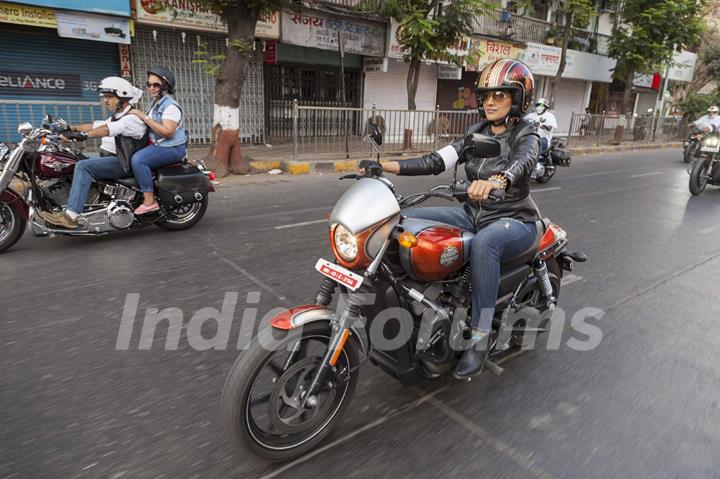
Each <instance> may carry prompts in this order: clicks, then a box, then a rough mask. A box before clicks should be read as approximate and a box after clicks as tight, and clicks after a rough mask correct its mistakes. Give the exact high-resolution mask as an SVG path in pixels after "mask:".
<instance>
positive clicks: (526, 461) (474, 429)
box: [427, 397, 553, 479]
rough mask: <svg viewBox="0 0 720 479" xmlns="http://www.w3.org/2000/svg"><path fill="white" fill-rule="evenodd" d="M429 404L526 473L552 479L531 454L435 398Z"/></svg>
mask: <svg viewBox="0 0 720 479" xmlns="http://www.w3.org/2000/svg"><path fill="white" fill-rule="evenodd" d="M427 402H428V403H429V404H431V405H432V406H434V407H435V408H436V409H438V410H439V411H440V412H442V413H443V414H444V415H445V416H447V417H448V418H450V419H452V420H453V421H455V422H456V423H458V424H459V425H461V426H462V427H464V428H465V429H467V430H468V431H470V432H471V433H472V434H475V435H476V436H477V437H479V438H480V439H481V440H482V441H484V442H487V443H488V444H490V445H491V446H492V447H493V448H495V449H496V450H497V451H498V452H500V453H501V454H504V455H505V456H507V457H508V458H509V459H510V460H512V461H513V462H514V463H515V464H517V465H519V466H520V467H522V468H524V469H525V470H526V471H528V472H530V473H531V474H532V475H534V476H535V477H538V478H541V479H551V478H552V477H553V476H552V475H550V474H548V473H547V472H545V471H543V470H542V469H540V468H539V467H538V466H536V465H535V464H534V463H533V462H534V461H533V460H532V459H531V457H532V455H529V454H523V453H522V452H520V451H518V450H517V449H515V448H514V447H512V446H511V445H509V444H506V443H504V442H503V441H501V440H500V439H498V438H496V437H495V436H493V435H492V434H490V433H489V432H487V431H486V430H485V429H483V428H482V427H480V426H478V425H477V424H475V423H474V422H472V421H471V420H470V419H469V418H467V417H466V416H463V415H462V414H460V413H459V412H457V411H455V410H454V409H453V408H451V407H450V406H448V405H447V404H445V403H444V402H442V401H439V400H437V399H435V398H432V397H431V398H430V399H428V400H427Z"/></svg>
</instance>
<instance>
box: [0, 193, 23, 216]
mask: <svg viewBox="0 0 720 479" xmlns="http://www.w3.org/2000/svg"><path fill="white" fill-rule="evenodd" d="M0 201H2V202H4V203H7V204H9V205H13V206H14V207H15V208H16V209H17V211H18V213H19V214H20V218H22V220H23V221H27V220H28V218H29V216H30V209H29V208H28V205H27V203H25V200H24V199H23V197H22V196H20V194H19V193H17V192H15V191H14V190H11V189H10V188H6V189H5V191H3V192H2V193H0Z"/></svg>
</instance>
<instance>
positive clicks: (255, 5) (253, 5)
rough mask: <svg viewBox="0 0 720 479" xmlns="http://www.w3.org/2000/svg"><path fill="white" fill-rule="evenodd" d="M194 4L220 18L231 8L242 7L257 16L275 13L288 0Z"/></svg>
mask: <svg viewBox="0 0 720 479" xmlns="http://www.w3.org/2000/svg"><path fill="white" fill-rule="evenodd" d="M194 1H195V2H197V3H199V4H202V5H207V6H208V7H210V9H211V10H212V11H213V12H216V13H217V14H218V15H220V16H221V17H225V13H226V12H228V11H230V10H232V9H233V7H240V6H243V7H245V8H247V9H248V10H250V11H253V12H257V13H258V14H259V15H265V14H268V13H273V12H277V11H278V10H280V9H281V8H283V7H286V6H288V5H289V4H290V1H289V0H194Z"/></svg>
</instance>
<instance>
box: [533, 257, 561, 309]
mask: <svg viewBox="0 0 720 479" xmlns="http://www.w3.org/2000/svg"><path fill="white" fill-rule="evenodd" d="M533 272H534V273H535V278H537V281H538V285H539V286H540V292H541V293H542V295H543V298H544V299H545V301H546V302H547V304H555V303H556V302H557V300H556V299H555V296H553V290H552V283H551V282H550V276H549V275H548V269H547V264H546V263H545V261H542V260H537V261H535V263H534V264H533Z"/></svg>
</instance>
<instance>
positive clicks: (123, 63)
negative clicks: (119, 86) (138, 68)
mask: <svg viewBox="0 0 720 479" xmlns="http://www.w3.org/2000/svg"><path fill="white" fill-rule="evenodd" d="M118 53H119V54H120V76H121V77H123V78H125V79H126V80H131V78H132V66H131V65H132V64H131V63H130V47H129V46H127V45H125V44H120V45H118Z"/></svg>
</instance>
